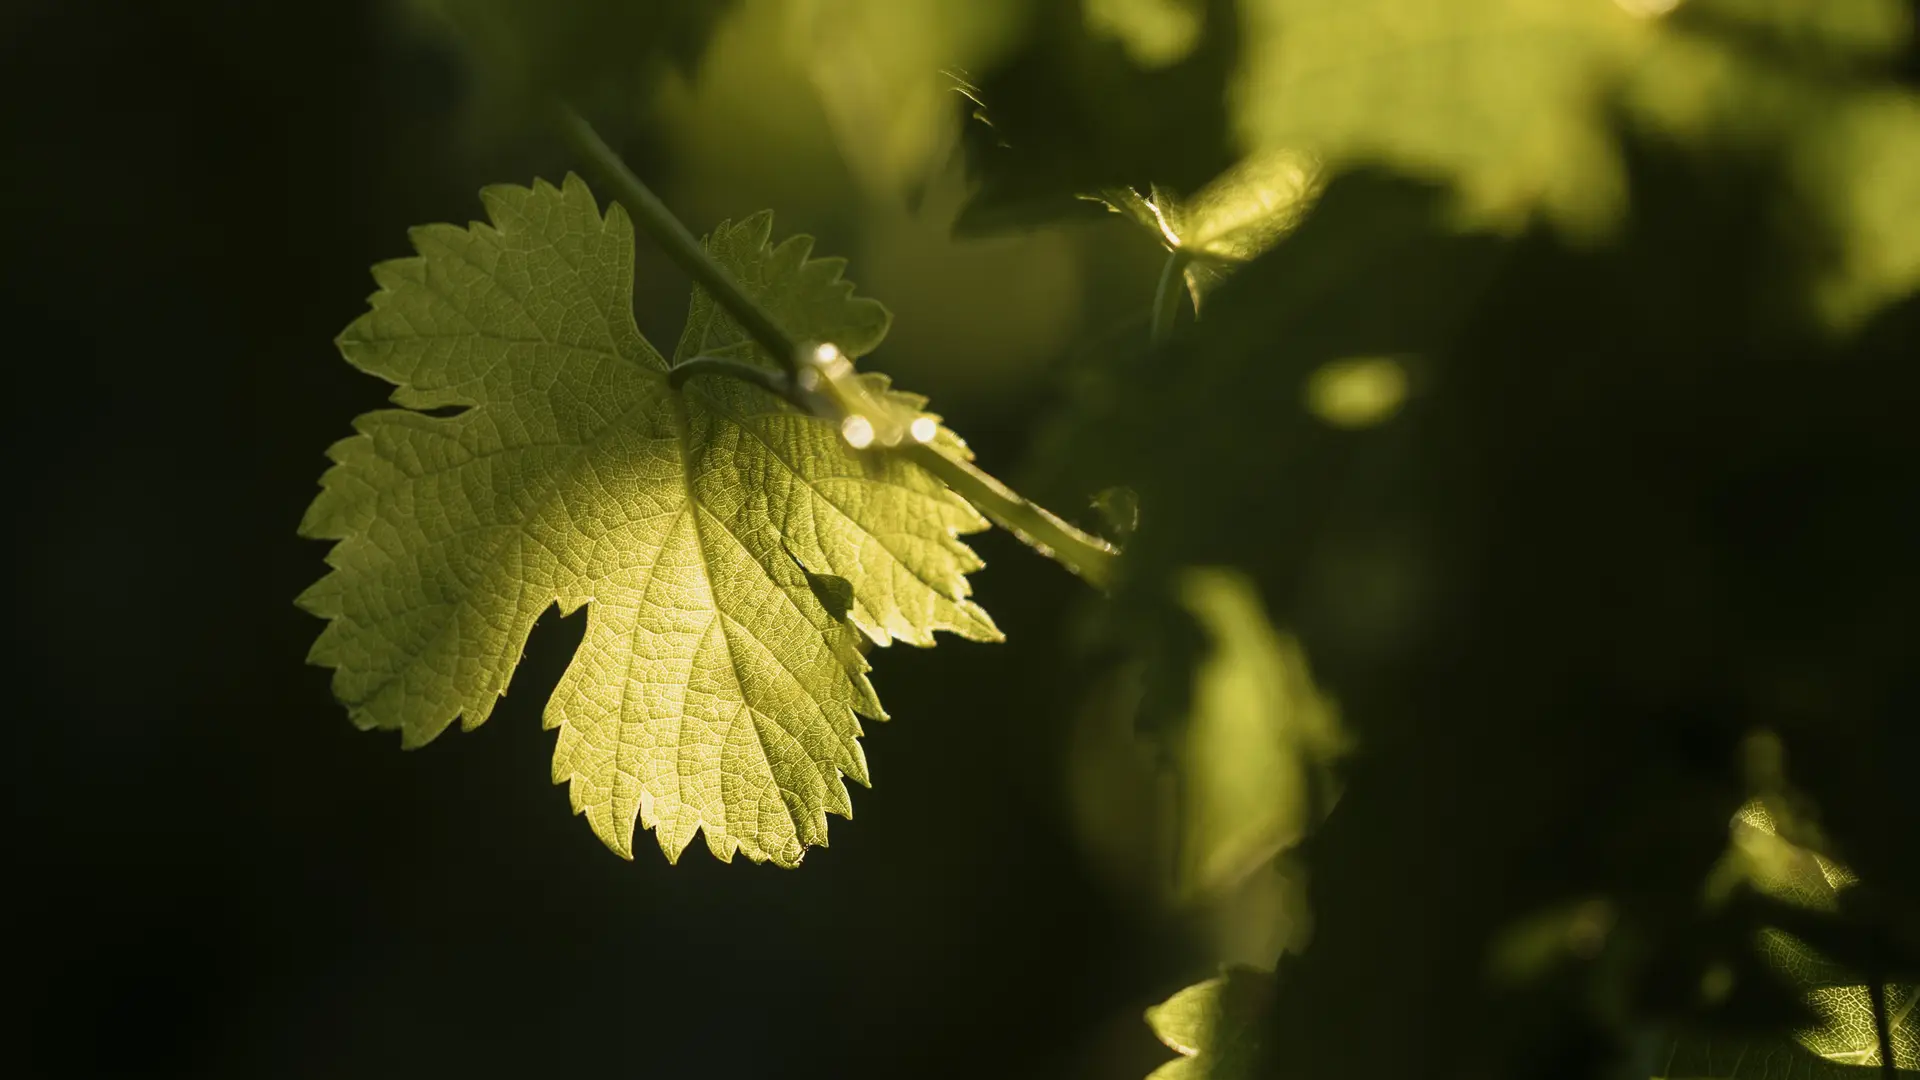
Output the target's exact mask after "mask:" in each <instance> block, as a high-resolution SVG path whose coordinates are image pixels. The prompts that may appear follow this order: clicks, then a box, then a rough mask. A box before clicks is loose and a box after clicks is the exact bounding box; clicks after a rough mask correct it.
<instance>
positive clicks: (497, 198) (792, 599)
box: [300, 176, 999, 866]
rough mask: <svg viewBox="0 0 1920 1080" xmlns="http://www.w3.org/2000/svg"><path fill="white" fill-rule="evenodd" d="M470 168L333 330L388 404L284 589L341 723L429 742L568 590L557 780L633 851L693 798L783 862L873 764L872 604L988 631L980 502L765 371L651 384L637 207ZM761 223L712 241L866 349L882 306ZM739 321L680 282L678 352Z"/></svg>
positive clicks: (775, 304)
mask: <svg viewBox="0 0 1920 1080" xmlns="http://www.w3.org/2000/svg"><path fill="white" fill-rule="evenodd" d="M482 200H483V202H484V203H485V204H486V207H487V210H488V213H489V215H490V216H491V223H490V224H480V223H475V224H473V225H472V226H471V227H469V228H466V229H461V228H458V227H455V226H452V225H430V226H426V227H424V228H420V229H416V230H414V232H413V241H414V246H415V248H416V249H417V250H418V252H419V255H418V256H417V257H413V258H406V259H399V260H395V261H392V262H387V263H382V264H380V265H379V266H376V267H375V268H374V277H375V280H377V281H378V282H379V284H380V286H381V290H380V291H379V292H378V293H376V294H374V296H373V298H372V310H371V311H369V312H368V313H366V314H365V315H363V316H361V318H360V319H358V320H357V321H355V322H354V323H353V325H351V326H350V327H348V328H347V330H346V331H345V332H344V333H343V334H342V335H341V336H340V339H339V346H340V350H341V352H342V354H343V355H344V356H345V357H346V359H347V360H348V361H349V362H350V363H352V364H353V365H354V366H355V367H358V368H360V369H361V370H363V371H366V372H368V373H370V374H374V375H378V376H380V377H382V378H384V379H387V380H388V381H390V382H393V383H394V384H396V386H397V387H398V389H397V390H395V391H394V394H393V400H394V401H395V403H397V404H398V405H400V406H403V407H402V408H399V409H386V410H380V411H377V412H372V413H368V414H366V415H364V416H362V417H361V418H360V419H359V420H358V421H357V422H356V424H355V427H356V428H357V430H358V432H359V433H358V434H357V435H354V436H353V437H351V438H348V439H345V440H343V441H341V442H339V443H337V444H335V445H334V447H333V448H332V449H331V451H330V452H329V453H330V456H331V457H332V458H333V460H334V462H335V464H334V466H333V467H332V468H331V469H329V470H328V471H327V473H326V475H325V476H324V477H323V478H322V481H321V486H322V490H321V493H320V495H319V496H318V497H317V498H316V499H315V500H314V502H313V505H312V507H311V508H309V510H308V511H307V515H306V518H305V520H304V521H303V522H302V524H301V532H302V534H303V535H306V536H310V537H316V538H324V539H331V540H336V541H338V543H337V544H335V546H334V547H333V549H332V551H331V552H330V553H329V555H328V560H327V561H328V563H329V564H330V565H331V566H332V568H333V569H332V572H331V573H329V574H328V575H327V576H326V577H324V578H323V579H322V580H321V581H320V582H319V583H317V584H316V585H314V586H313V587H312V588H310V589H308V590H307V591H306V592H305V593H304V594H303V595H302V596H301V597H300V603H301V605H302V606H304V607H305V608H307V609H308V610H309V611H312V612H313V613H315V614H317V615H320V616H323V617H325V618H326V619H327V620H328V625H327V627H326V629H325V630H324V631H323V632H322V633H321V635H320V637H319V640H318V641H316V642H315V643H314V646H313V650H312V652H311V654H310V657H309V659H310V660H311V662H313V663H316V664H322V665H326V666H329V667H332V668H334V669H335V671H334V677H333V688H334V693H335V694H336V695H337V696H338V697H339V698H340V700H341V701H342V702H343V703H344V704H345V705H346V706H347V709H348V711H349V713H350V714H351V716H352V718H353V720H354V722H355V723H356V724H358V725H360V726H361V727H364V728H383V729H393V730H398V731H400V732H401V735H402V740H403V742H404V743H405V744H406V745H408V746H418V745H421V744H423V743H425V742H427V741H429V740H431V739H433V738H434V737H435V736H436V735H438V734H439V733H440V732H441V731H442V730H444V729H445V728H446V727H447V726H448V725H449V724H451V723H452V722H453V720H454V718H455V717H460V718H462V720H463V722H464V724H465V726H466V727H467V728H469V729H471V728H473V727H476V726H478V725H479V724H480V723H482V722H483V721H485V720H486V718H487V716H488V714H489V713H490V712H491V711H492V709H493V705H494V701H495V699H496V698H497V697H498V696H499V695H500V694H502V693H503V692H504V691H505V690H506V687H507V683H508V679H509V678H510V676H511V675H512V672H513V668H514V665H515V663H516V662H517V660H518V658H519V656H520V651H521V648H522V646H523V645H524V643H525V641H526V639H527V634H528V632H529V631H530V630H531V629H532V626H533V623H534V620H535V619H536V618H537V617H538V616H539V615H540V613H541V612H542V611H543V610H545V609H546V608H547V607H548V605H550V604H558V605H559V608H560V610H561V611H562V612H563V613H565V612H572V611H575V610H578V609H579V608H580V607H581V606H582V605H586V606H587V607H588V616H587V629H586V636H585V639H584V640H583V641H582V642H581V645H580V647H579V650H578V652H577V653H576V654H575V655H574V658H573V661H572V663H571V664H570V666H569V667H568V668H567V671H566V674H565V676H564V677H563V678H562V679H561V682H560V685H559V687H558V688H557V689H556V690H555V692H554V695H553V698H552V700H551V701H550V702H549V703H548V705H547V709H546V715H545V723H546V726H547V727H549V728H558V729H559V732H560V733H559V739H558V744H557V746H556V748H555V752H554V762H553V776H554V780H555V782H556V783H558V782H562V781H565V782H567V783H568V784H569V785H570V793H571V796H572V801H573V805H574V808H575V810H576V811H578V812H583V813H584V814H585V815H586V817H587V819H588V821H589V823H590V824H591V825H592V827H593V830H594V832H595V833H596V834H597V835H598V836H599V837H600V838H601V840H603V841H604V842H605V843H606V844H607V846H609V847H610V848H612V849H613V850H614V851H616V852H618V853H620V854H621V855H623V856H627V857H631V855H632V836H633V830H634V825H635V821H636V819H637V820H638V821H639V822H640V823H641V824H642V825H644V826H647V827H651V828H653V829H655V831H656V834H657V839H658V841H659V843H660V847H661V849H662V850H663V851H664V852H665V853H666V855H667V857H668V858H669V859H670V860H671V859H675V858H677V857H678V855H679V854H680V852H681V851H682V850H683V849H684V848H685V847H686V845H687V844H688V842H689V841H691V839H692V838H693V835H694V833H695V831H697V830H701V829H704V830H705V834H706V839H707V845H708V847H709V848H710V849H711V850H712V851H713V853H714V854H715V855H716V856H717V857H719V858H721V859H729V858H731V857H732V854H733V853H734V852H735V851H736V850H738V851H741V852H744V853H745V854H746V855H747V857H748V858H750V859H753V860H756V861H759V860H771V861H773V862H776V863H779V864H781V865H789V866H790V865H794V864H796V863H798V862H799V860H800V858H801V855H802V854H803V852H804V850H805V848H806V847H807V846H808V845H814V844H824V843H825V842H826V839H827V826H826V816H825V815H826V814H827V813H829V812H832V813H836V814H840V815H842V816H848V815H850V813H851V807H850V804H849V802H848V797H847V792H846V787H845V785H844V783H843V782H842V777H843V776H850V777H852V778H853V779H855V780H856V781H859V782H860V783H863V784H864V783H866V782H867V768H866V762H865V759H864V756H863V754H862V752H861V750H860V746H859V744H858V742H857V738H858V736H859V735H860V732H861V729H860V723H859V720H858V718H857V717H858V716H867V717H870V718H876V719H884V718H885V713H884V712H882V710H881V708H880V703H879V700H878V699H877V697H876V696H875V694H874V691H873V688H872V686H871V685H870V683H869V682H868V680H867V676H866V671H867V670H868V667H867V664H866V662H865V660H864V658H863V657H862V655H861V649H860V644H861V641H860V634H861V633H864V634H865V636H866V637H867V638H869V639H871V640H872V641H874V642H876V643H880V644H886V643H888V642H889V641H891V640H893V639H896V638H897V639H900V640H904V641H908V642H912V643H914V644H920V645H928V644H931V643H932V641H933V638H932V633H933V631H935V630H949V631H952V632H955V633H958V634H960V635H962V636H965V637H969V638H973V639H976V640H996V639H998V637H999V631H998V630H997V629H995V627H994V625H993V622H992V620H991V619H989V618H988V616H987V614H986V613H985V612H984V611H982V610H981V609H980V608H979V607H978V606H977V605H975V604H974V603H973V602H971V601H970V600H968V599H967V596H968V591H969V589H968V585H967V582H966V580H965V577H964V575H965V574H966V573H967V572H968V571H971V570H974V569H977V568H978V567H979V566H980V565H981V563H980V560H979V559H978V558H977V557H976V556H975V555H974V554H973V552H972V551H971V550H969V549H968V548H967V547H966V546H965V545H964V544H962V543H961V542H960V541H959V540H958V539H957V537H958V535H959V534H962V533H968V532H975V531H978V530H980V529H983V528H985V527H986V522H985V521H984V519H982V518H981V517H980V516H979V515H978V514H977V513H975V511H974V510H973V509H972V507H970V506H969V505H967V504H966V503H965V502H963V501H962V500H961V499H960V498H959V497H957V496H955V495H953V494H951V493H949V492H948V491H947V490H946V489H945V488H944V487H943V486H942V485H941V484H940V483H939V482H938V481H937V480H935V479H934V478H933V477H931V476H929V475H928V474H926V473H924V472H922V471H921V470H920V469H918V468H917V467H915V466H913V465H910V464H908V463H907V462H905V461H904V460H903V459H901V458H900V457H899V456H898V455H887V454H879V453H861V452H858V451H855V450H853V449H852V448H850V447H849V446H847V445H846V444H845V442H844V441H842V440H841V439H840V438H839V436H838V434H837V432H836V430H835V429H834V427H833V426H832V425H831V424H830V423H829V422H827V421H825V420H822V419H818V418H815V417H812V416H808V415H803V414H802V413H800V412H798V411H796V410H794V409H792V408H790V407H789V406H787V405H786V404H785V403H784V402H782V401H781V400H779V399H778V398H776V397H775V396H773V395H772V394H769V393H768V392H766V391H764V390H762V389H759V388H757V387H753V386H749V385H747V384H746V383H744V382H741V381H738V380H734V379H727V378H716V377H711V376H701V377H697V378H693V379H689V380H688V381H687V382H686V384H685V385H684V386H683V387H682V388H681V389H680V390H678V391H676V390H674V389H672V388H670V387H669V385H668V382H667V371H668V365H667V362H666V360H664V359H663V358H662V357H661V355H660V354H659V353H658V352H656V351H655V350H654V349H653V347H652V346H651V345H649V344H648V343H647V341H646V340H645V339H644V338H642V337H641V336H640V333H639V331H638V330H637V329H636V328H635V325H634V321H633V314H632V307H631V295H632V285H633V254H634V253H633V229H632V224H631V222H630V221H629V220H628V218H627V215H626V212H625V211H624V210H623V209H622V208H621V207H619V206H618V205H615V206H613V207H611V208H610V209H609V211H608V212H607V214H606V215H605V216H604V217H603V216H602V215H601V214H600V213H599V211H598V208H597V206H596V204H595V202H594V199H593V196H592V194H591V193H590V192H589V191H588V189H587V186H586V185H585V184H584V183H582V182H581V181H580V180H579V179H577V178H575V177H572V176H569V177H568V178H567V180H566V182H565V184H564V186H563V187H562V188H559V189H556V188H554V187H552V186H551V185H548V184H545V183H536V185H535V186H534V187H533V188H531V189H528V188H520V187H493V188H488V189H487V190H486V191H484V192H483V193H482ZM771 229H772V218H771V215H769V214H765V213H763V214H760V215H757V216H755V217H753V218H750V219H748V220H746V221H743V222H740V223H737V224H723V225H721V226H720V227H719V228H718V229H716V230H715V231H714V233H713V235H712V236H710V237H709V238H708V240H707V247H708V250H709V251H710V252H712V253H713V254H714V256H715V257H716V258H717V259H718V260H719V261H720V262H721V263H722V264H723V265H725V266H726V267H727V268H728V269H729V270H730V271H731V272H732V273H733V274H734V275H735V276H736V277H737V278H738V280H740V281H741V282H742V283H743V284H744V286H745V287H746V288H747V289H748V290H749V291H750V292H752V293H753V294H754V295H755V296H757V297H758V298H759V299H760V300H761V302H762V303H763V304H765V305H766V306H767V307H768V308H769V309H770V310H771V311H772V312H773V313H774V314H775V315H776V316H777V317H778V318H779V319H781V320H782V322H783V323H785V324H786V326H787V327H788V328H789V329H790V330H791V331H792V332H793V333H795V334H798V335H800V336H802V337H806V338H811V339H818V340H831V341H835V342H837V343H838V344H839V345H840V347H841V348H842V350H843V351H845V352H846V353H847V354H848V355H859V354H861V353H864V352H866V351H868V350H870V349H872V348H873V347H874V346H875V345H876V344H877V343H878V342H879V340H880V338H881V336H882V335H883V334H884V333H885V330H886V325H887V319H888V316H887V313H886V310H885V309H884V308H882V307H881V306H880V305H879V304H878V303H876V302H874V301H871V300H866V299H861V298H856V297H854V296H853V295H852V290H853V287H852V285H851V284H850V283H848V282H846V281H844V280H842V279H841V276H840V274H841V270H842V267H843V263H842V262H841V260H838V259H824V258H822V259H815V258H810V257H809V252H810V249H811V240H810V239H808V238H806V237H793V238H790V239H787V240H785V241H784V242H782V243H780V244H779V245H778V246H772V245H770V244H769V237H770V234H771ZM745 340H746V339H745V335H744V334H743V333H742V332H741V331H740V329H739V328H738V327H737V326H736V325H735V324H734V323H733V322H732V320H731V318H730V317H729V316H727V315H725V314H724V313H722V312H721V311H719V310H718V308H717V307H716V306H715V305H714V304H713V303H712V302H711V301H710V300H709V299H708V298H707V297H705V296H704V295H701V294H699V293H696V295H695V297H694V301H693V305H692V309H691V312H690V315H689V318H688V321H687V328H686V331H685V333H684V334H683V335H682V338H681V341H680V347H679V349H678V351H677V352H676V356H675V360H676V362H678V361H680V360H685V359H687V358H689V357H691V356H692V355H693V354H694V353H695V352H705V353H708V354H731V355H736V356H741V355H743V354H745V355H752V350H751V349H750V347H748V346H746V344H745ZM759 360H760V362H763V363H767V362H771V361H770V358H768V357H766V356H764V355H760V356H759ZM866 378H868V379H869V380H874V385H875V386H876V387H878V388H881V389H884V381H883V380H878V379H877V378H876V377H875V376H866ZM903 397H904V395H903ZM907 400H910V401H914V402H918V400H919V399H917V398H908V399H907ZM449 408H457V409H459V410H461V411H459V412H457V414H455V415H430V414H428V413H427V412H425V411H424V410H447V409H449ZM943 437H945V438H948V439H951V436H943ZM836 593H837V594H839V595H838V598H837V599H836V595H835V594H836Z"/></svg>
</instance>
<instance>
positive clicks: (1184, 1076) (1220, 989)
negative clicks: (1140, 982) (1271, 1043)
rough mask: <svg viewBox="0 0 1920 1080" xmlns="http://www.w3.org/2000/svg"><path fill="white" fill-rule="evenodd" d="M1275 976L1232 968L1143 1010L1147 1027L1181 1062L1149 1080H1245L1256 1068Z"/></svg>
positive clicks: (1155, 1072)
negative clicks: (1170, 1048)
mask: <svg viewBox="0 0 1920 1080" xmlns="http://www.w3.org/2000/svg"><path fill="white" fill-rule="evenodd" d="M1272 991H1273V976H1271V975H1269V974H1267V973H1266V972H1262V971H1254V970H1252V969H1249V968H1230V969H1228V970H1227V971H1226V972H1225V973H1223V974H1221V975H1220V976H1218V977H1216V978H1212V979H1208V980H1207V981H1206V982H1203V983H1195V984H1194V985H1192V986H1189V987H1187V988H1186V989H1184V990H1182V991H1180V992H1179V993H1177V994H1175V995H1173V996H1172V997H1170V998H1168V999H1167V1000H1165V1001H1163V1002H1161V1003H1160V1004H1158V1005H1155V1006H1154V1007H1153V1008H1151V1009H1148V1010H1147V1024H1148V1026H1149V1027H1151V1028H1152V1029H1153V1033H1154V1035H1156V1036H1158V1037H1159V1039H1160V1041H1161V1042H1163V1043H1166V1044H1167V1045H1168V1046H1169V1047H1172V1048H1173V1049H1174V1050H1175V1051H1177V1052H1178V1053H1179V1054H1180V1055H1181V1056H1180V1057H1179V1058H1177V1059H1175V1060H1173V1061H1169V1062H1167V1063H1166V1064H1165V1065H1162V1066H1160V1067H1159V1068H1157V1069H1155V1070H1153V1073H1152V1074H1151V1075H1150V1076H1149V1077H1148V1080H1247V1078H1250V1077H1252V1076H1253V1075H1254V1069H1255V1068H1256V1067H1257V1066H1258V1065H1259V1063H1260V1053H1261V1039H1260V1034H1261V1032H1260V1022H1261V1020H1262V1019H1263V1012H1264V1010H1265V1009H1266V1006H1267V1002H1268V1000H1269V999H1270V997H1271V994H1272Z"/></svg>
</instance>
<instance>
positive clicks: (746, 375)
mask: <svg viewBox="0 0 1920 1080" xmlns="http://www.w3.org/2000/svg"><path fill="white" fill-rule="evenodd" d="M695 375H724V376H726V377H727V378H729V379H739V380H740V381H741V382H748V383H752V384H753V385H755V386H758V387H759V388H760V389H762V390H765V391H767V392H768V393H770V394H775V395H778V396H779V397H783V398H786V399H787V400H788V401H794V395H793V383H792V381H791V380H789V379H788V378H787V377H786V376H785V375H782V374H780V373H779V372H777V371H768V370H767V369H766V368H763V367H761V366H760V365H759V364H749V363H747V362H746V361H745V360H735V359H733V358H732V357H730V356H696V357H693V358H692V359H690V360H683V361H681V362H680V363H678V364H675V365H673V366H672V367H671V368H668V369H667V385H668V386H671V387H673V388H674V389H675V390H678V389H680V388H681V387H682V386H685V385H686V383H687V380H688V379H691V378H693V377H694V376H695ZM795 404H800V402H797V401H795Z"/></svg>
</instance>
